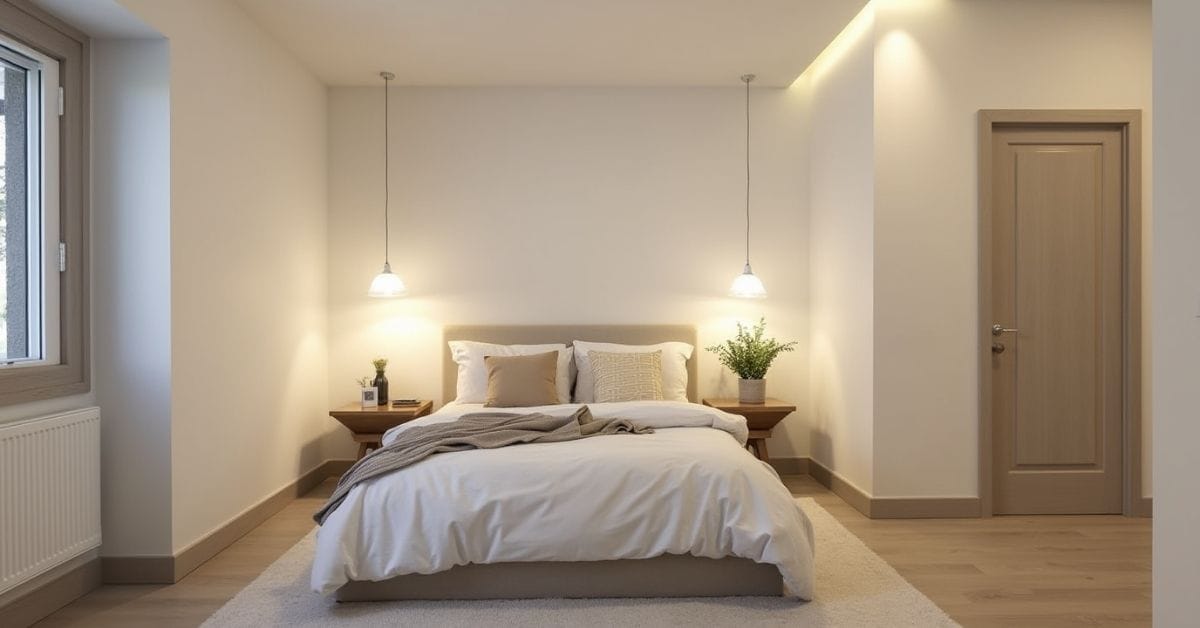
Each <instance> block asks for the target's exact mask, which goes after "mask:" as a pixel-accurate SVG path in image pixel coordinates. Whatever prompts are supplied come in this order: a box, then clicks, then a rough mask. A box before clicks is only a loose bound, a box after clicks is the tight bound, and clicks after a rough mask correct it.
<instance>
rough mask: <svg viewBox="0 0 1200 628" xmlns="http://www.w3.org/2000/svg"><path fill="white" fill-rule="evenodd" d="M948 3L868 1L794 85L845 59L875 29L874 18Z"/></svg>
mask: <svg viewBox="0 0 1200 628" xmlns="http://www.w3.org/2000/svg"><path fill="white" fill-rule="evenodd" d="M946 2H947V0H871V1H870V2H868V3H867V4H866V6H864V7H863V8H862V10H861V11H859V12H858V15H856V16H854V19H852V20H850V23H849V24H846V27H845V28H843V29H842V32H840V33H838V35H837V37H834V38H833V41H831V42H829V45H828V46H826V47H825V49H824V50H822V51H821V54H819V55H817V58H816V59H813V62H812V63H810V64H809V65H808V67H807V68H805V70H804V72H801V73H800V76H798V77H796V80H795V81H794V82H793V83H792V84H793V85H795V84H797V83H800V82H802V81H803V80H804V79H805V78H806V77H807V78H810V79H814V80H815V79H818V78H820V76H821V75H822V74H824V73H825V72H827V71H828V70H829V69H830V68H832V67H833V66H834V65H836V64H837V62H838V60H839V59H841V58H842V57H843V56H845V54H846V51H847V50H849V49H850V48H853V47H854V46H855V44H857V43H858V42H859V41H860V40H861V39H862V38H863V37H864V36H866V35H867V34H868V33H870V32H871V31H872V30H873V28H874V26H875V16H876V13H877V12H879V11H893V10H904V11H912V10H928V9H933V8H937V7H939V6H942V5H944V4H946Z"/></svg>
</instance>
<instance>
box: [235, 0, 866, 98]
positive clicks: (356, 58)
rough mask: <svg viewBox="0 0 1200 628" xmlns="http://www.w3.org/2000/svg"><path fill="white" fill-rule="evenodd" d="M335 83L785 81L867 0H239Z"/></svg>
mask: <svg viewBox="0 0 1200 628" xmlns="http://www.w3.org/2000/svg"><path fill="white" fill-rule="evenodd" d="M235 1H236V2H237V3H238V4H240V5H241V6H242V7H243V8H244V9H245V10H246V11H247V12H248V13H249V14H250V15H251V16H252V17H253V18H254V19H255V21H257V22H258V23H259V25H260V26H261V27H262V28H263V29H265V30H266V31H268V32H269V33H271V34H272V35H273V36H274V37H275V38H276V39H278V40H279V41H280V42H282V43H283V45H284V46H286V47H287V48H289V49H290V50H291V51H292V52H293V53H294V54H295V55H296V56H297V57H299V58H300V60H301V61H302V62H303V63H304V64H305V65H307V66H308V67H309V68H311V69H312V70H313V71H314V72H315V73H316V74H317V76H318V77H319V78H320V79H321V80H322V81H324V82H325V83H327V84H330V85H374V84H378V81H379V76H378V73H379V71H380V70H390V71H392V72H395V73H396V79H397V81H396V83H397V84H400V85H438V86H459V85H522V86H533V85H570V86H585V85H597V86H601V85H603V86H619V85H629V86H649V85H663V86H716V85H727V86H736V85H739V80H738V77H739V76H740V75H742V74H745V73H747V72H751V73H754V74H757V75H758V77H759V80H758V81H756V83H755V85H762V86H772V87H786V86H787V85H790V84H791V83H792V81H793V80H795V78H796V77H797V76H799V75H800V73H802V72H803V71H804V69H805V68H806V67H808V65H809V63H811V62H812V60H813V59H814V58H816V56H817V55H818V54H819V53H820V52H821V50H823V49H824V48H825V46H826V45H828V44H829V42H830V41H832V40H833V38H834V37H835V36H836V35H837V34H838V33H839V32H841V30H842V28H843V27H844V26H845V25H846V24H847V23H848V22H849V21H850V20H851V19H852V18H853V17H854V15H855V14H857V13H858V11H859V10H860V9H861V8H862V7H863V5H865V4H866V0H386V1H385V0H338V1H331V0H235Z"/></svg>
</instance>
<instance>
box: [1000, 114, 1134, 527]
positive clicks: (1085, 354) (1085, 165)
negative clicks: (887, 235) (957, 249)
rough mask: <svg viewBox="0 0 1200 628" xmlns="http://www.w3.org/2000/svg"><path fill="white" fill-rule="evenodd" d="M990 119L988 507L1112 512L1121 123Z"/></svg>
mask: <svg viewBox="0 0 1200 628" xmlns="http://www.w3.org/2000/svg"><path fill="white" fill-rule="evenodd" d="M992 133H993V136H992V183H991V185H992V196H993V198H992V207H993V211H994V214H993V222H992V264H991V268H992V315H993V316H992V320H993V323H994V327H993V329H992V331H993V335H992V338H991V339H992V342H993V346H992V386H991V389H992V417H993V419H992V425H993V430H994V433H993V435H992V437H993V438H992V443H993V452H992V464H993V470H992V479H993V487H992V488H993V505H994V512H995V513H996V514H1050V513H1061V514H1067V513H1075V514H1084V513H1120V512H1121V510H1122V502H1123V494H1122V487H1123V478H1122V473H1123V467H1122V451H1123V443H1122V430H1123V425H1122V423H1123V406H1124V399H1123V394H1124V393H1123V386H1122V382H1123V377H1122V376H1123V369H1124V365H1123V362H1122V361H1123V359H1124V356H1123V342H1122V340H1123V336H1122V330H1123V320H1122V316H1123V303H1124V300H1123V299H1124V297H1123V295H1122V289H1123V285H1124V282H1123V275H1122V272H1123V268H1124V263H1123V259H1122V253H1123V251H1122V249H1123V247H1122V243H1123V241H1124V236H1123V233H1122V229H1123V225H1124V220H1123V216H1124V206H1125V194H1126V190H1125V185H1126V183H1125V174H1126V173H1125V168H1126V161H1125V158H1124V155H1125V147H1124V146H1123V141H1124V136H1123V133H1122V130H1121V129H1120V128H1119V127H1105V126H1102V125H1083V124H1080V125H1068V124H1064V125H1039V126H1028V127H1016V126H1014V127H996V128H994V129H993V131H992Z"/></svg>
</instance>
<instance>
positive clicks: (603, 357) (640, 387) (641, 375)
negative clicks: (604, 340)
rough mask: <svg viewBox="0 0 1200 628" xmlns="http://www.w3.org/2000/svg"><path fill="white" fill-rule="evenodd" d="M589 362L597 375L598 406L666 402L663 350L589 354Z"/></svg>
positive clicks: (589, 352)
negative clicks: (617, 402) (663, 400)
mask: <svg viewBox="0 0 1200 628" xmlns="http://www.w3.org/2000/svg"><path fill="white" fill-rule="evenodd" d="M588 360H590V361H591V363H592V372H593V374H594V376H595V385H594V388H595V391H594V392H595V400H596V403H607V402H612V401H661V400H662V398H663V390H662V351H650V352H646V353H610V352H607V351H588Z"/></svg>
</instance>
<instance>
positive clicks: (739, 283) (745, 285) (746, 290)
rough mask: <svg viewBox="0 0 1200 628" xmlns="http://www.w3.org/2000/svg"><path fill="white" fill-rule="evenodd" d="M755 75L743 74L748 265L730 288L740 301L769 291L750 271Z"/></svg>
mask: <svg viewBox="0 0 1200 628" xmlns="http://www.w3.org/2000/svg"><path fill="white" fill-rule="evenodd" d="M753 80H754V75H753V74H743V75H742V82H743V83H745V84H746V265H745V267H743V268H742V274H740V275H738V276H737V277H736V278H734V280H733V285H732V286H730V288H729V296H731V297H738V298H740V299H765V298H766V297H767V289H766V288H764V287H763V283H762V280H761V279H759V278H758V277H756V276H755V275H754V271H753V270H751V269H750V81H753Z"/></svg>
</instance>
